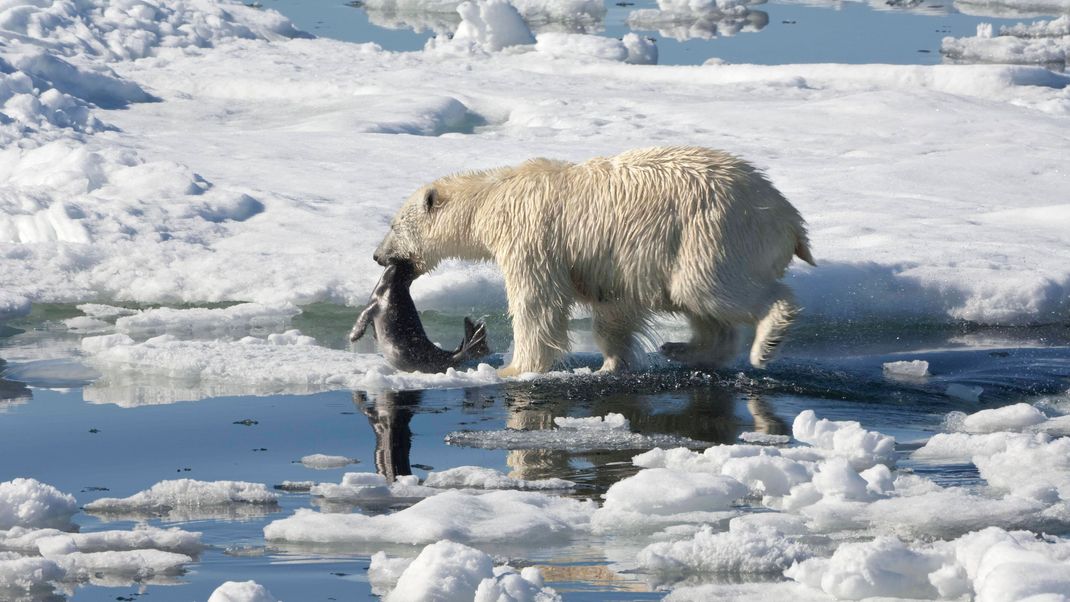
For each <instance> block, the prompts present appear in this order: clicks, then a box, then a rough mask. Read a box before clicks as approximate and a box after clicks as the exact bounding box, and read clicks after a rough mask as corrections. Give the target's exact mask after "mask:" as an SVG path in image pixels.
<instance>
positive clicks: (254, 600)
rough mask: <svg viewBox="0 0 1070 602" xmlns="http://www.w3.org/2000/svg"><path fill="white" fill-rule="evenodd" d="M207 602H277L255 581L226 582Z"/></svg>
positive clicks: (277, 601)
mask: <svg viewBox="0 0 1070 602" xmlns="http://www.w3.org/2000/svg"><path fill="white" fill-rule="evenodd" d="M208 602H279V600H277V599H276V598H275V596H273V595H271V592H269V591H268V589H267V588H266V587H264V586H263V585H260V584H259V583H257V582H256V581H227V582H226V583H224V584H223V585H220V586H219V587H217V588H216V589H215V591H213V592H212V595H211V596H209V597H208Z"/></svg>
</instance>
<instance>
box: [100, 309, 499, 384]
mask: <svg viewBox="0 0 1070 602" xmlns="http://www.w3.org/2000/svg"><path fill="white" fill-rule="evenodd" d="M131 317H135V316H131ZM120 320H122V319H120ZM82 349H83V351H85V352H86V353H87V354H89V358H88V363H89V364H90V365H92V366H93V367H94V368H96V369H97V370H99V371H100V372H101V373H103V374H104V379H103V381H102V382H98V383H96V384H95V385H94V386H92V387H90V388H89V391H88V393H87V394H88V396H89V397H91V398H96V397H97V395H96V393H97V390H102V391H101V393H104V395H102V397H103V398H104V399H105V400H107V399H109V398H108V397H107V395H106V393H107V389H108V388H116V389H119V390H122V388H123V386H124V385H126V384H130V383H134V384H136V383H139V382H144V381H146V380H149V381H150V382H151V379H166V380H167V381H170V383H171V384H179V385H182V384H185V385H196V386H197V387H198V388H197V389H195V390H194V391H192V392H191V394H192V395H194V396H195V395H197V394H198V391H200V390H201V389H203V391H202V394H203V395H208V394H211V393H220V392H223V391H226V390H228V389H229V390H232V391H234V392H244V393H245V394H271V393H281V392H296V393H303V392H312V391H322V390H329V389H362V390H383V389H430V388H456V387H469V386H482V385H488V384H496V383H500V382H501V378H499V377H498V374H497V371H495V370H494V369H493V368H491V367H490V366H489V365H486V364H480V365H479V367H477V368H474V369H469V370H464V371H460V370H455V369H453V368H450V369H448V370H446V372H444V373H438V374H424V373H420V372H400V371H398V370H395V369H394V368H391V367H390V366H389V365H387V364H386V361H385V360H384V359H383V357H382V356H381V355H378V354H359V353H358V354H355V353H352V352H350V351H346V350H339V349H328V348H326V347H321V346H319V345H315V344H314V339H312V338H311V337H307V336H304V335H302V334H301V333H300V332H299V331H297V330H290V331H287V332H285V333H282V334H272V335H269V336H268V337H267V338H266V339H263V338H258V337H244V338H242V339H239V340H237V341H225V340H211V341H206V340H180V339H178V338H176V337H174V336H173V335H160V336H158V337H154V338H151V339H148V340H147V341H144V342H141V343H136V342H134V341H133V340H132V339H131V338H130V337H127V336H126V335H105V336H102V337H87V338H84V339H82ZM220 387H221V389H220ZM194 398H197V397H194Z"/></svg>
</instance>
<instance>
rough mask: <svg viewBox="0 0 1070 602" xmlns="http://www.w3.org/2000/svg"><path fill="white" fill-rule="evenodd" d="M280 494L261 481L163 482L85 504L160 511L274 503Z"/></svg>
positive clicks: (97, 508) (102, 509) (111, 510)
mask: <svg viewBox="0 0 1070 602" xmlns="http://www.w3.org/2000/svg"><path fill="white" fill-rule="evenodd" d="M277 501H278V496H277V495H276V494H274V493H272V492H271V491H269V490H268V488H267V487H266V486H264V485H262V484H260V483H246V482H244V481H196V480H193V479H177V480H173V481H160V482H159V483H157V484H155V485H153V486H152V487H151V488H149V489H146V490H145V491H141V492H138V493H135V494H134V495H132V496H130V497H126V498H100V499H98V500H94V501H92V502H90V503H88V504H86V505H85V509H86V510H88V511H90V512H97V513H104V514H110V513H125V512H145V511H148V512H157V511H162V510H170V509H174V508H191V509H198V508H210V507H214V506H229V505H233V504H255V505H273V504H275V503H276V502H277Z"/></svg>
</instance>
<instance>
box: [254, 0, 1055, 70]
mask: <svg viewBox="0 0 1070 602" xmlns="http://www.w3.org/2000/svg"><path fill="white" fill-rule="evenodd" d="M620 4H624V6H621V5H620ZM263 5H264V7H266V8H272V9H275V10H278V11H280V12H282V13H283V14H285V15H286V16H288V17H290V18H291V19H292V20H293V21H294V22H295V23H296V24H297V26H298V27H300V28H302V29H304V30H306V31H309V32H311V33H313V34H315V35H317V36H321V37H328V38H335V39H339V40H345V41H350V42H375V43H377V44H379V45H380V46H382V47H383V48H384V49H386V50H395V51H409V50H420V49H422V48H423V47H424V44H425V43H426V42H427V40H428V39H429V38H431V37H434V35H435V33H434V31H432V30H431V29H429V27H432V26H433V27H437V28H438V29H439V30H445V31H452V30H453V28H454V27H456V24H457V23H458V22H459V21H460V17H458V16H456V15H455V14H434V15H429V14H427V13H424V14H404V13H403V14H396V13H382V12H379V11H374V10H371V11H366V10H364V9H363V8H361V7H360V6H359V3H347V2H346V1H345V0H264V1H263ZM651 8H657V3H656V1H655V0H636V1H635V2H634V4H633V3H632V2H631V0H629V2H622V3H617V2H614V1H608V0H607V2H606V9H607V12H606V16H605V18H604V20H602V21H600V22H597V23H591V24H583V25H565V24H552V23H551V24H544V25H539V26H536V27H535V30H536V32H538V31H542V30H552V31H561V30H564V31H574V32H577V33H591V34H597V35H602V36H608V37H614V38H620V37H621V36H623V35H624V34H626V33H628V32H630V31H635V32H637V33H640V34H642V35H645V36H649V37H651V38H654V39H656V40H657V45H658V53H659V61H658V62H659V64H663V65H698V64H702V63H704V62H705V61H707V60H708V59H710V58H718V59H722V60H725V61H728V62H730V63H753V64H786V63H826V62H829V63H891V64H906V65H911V64H917V65H931V64H939V63H940V62H942V57H941V55H940V41H941V40H942V39H943V38H944V37H946V36H954V37H961V36H972V35H974V34H975V33H976V31H977V25H978V24H979V23H993V24H994V25H995V28H996V30H997V31H998V29H999V26H1000V25H1010V24H1014V23H1018V22H1022V21H1031V20H1033V18H1034V17H1040V16H1043V15H1037V14H1034V13H1029V14H1014V13H1013V12H1011V11H1007V10H1006V9H981V8H978V7H974V8H969V9H968V10H969V12H970V13H972V14H966V13H965V12H962V11H961V10H960V9H959V8H957V6H956V5H955V4H954V3H953V2H952V1H950V0H947V1H945V0H921V1H909V2H901V1H900V2H897V1H895V0H893V1H891V2H887V1H884V0H873V2H870V3H864V2H851V1H847V2H836V1H828V2H821V1H817V2H777V1H773V2H769V3H766V4H757V5H752V6H749V7H748V11H747V14H746V15H744V16H735V17H728V18H724V19H721V20H716V19H703V20H701V21H699V22H696V23H687V24H683V25H682V26H677V27H672V28H667V29H662V30H656V29H646V28H641V27H640V28H632V27H631V26H629V24H628V16H629V14H630V13H631V12H632V11H634V10H638V9H651ZM1047 16H1057V15H1047Z"/></svg>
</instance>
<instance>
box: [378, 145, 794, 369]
mask: <svg viewBox="0 0 1070 602" xmlns="http://www.w3.org/2000/svg"><path fill="white" fill-rule="evenodd" d="M793 256H798V257H799V258H800V259H802V260H804V261H806V262H808V263H811V264H813V263H814V260H813V258H812V257H811V255H810V249H809V243H808V241H807V236H806V226H805V224H804V222H803V219H802V217H801V216H800V215H799V213H798V211H796V210H795V208H794V207H793V206H792V205H791V204H790V203H789V202H788V201H787V200H786V199H785V198H784V197H783V196H782V195H781V194H780V192H778V191H777V190H776V188H774V187H773V185H772V184H771V183H770V182H769V180H768V179H766V177H765V176H764V175H763V174H762V173H761V172H760V171H758V170H757V169H756V168H754V167H753V166H751V165H750V164H748V163H746V162H745V161H743V160H742V159H739V158H737V157H735V156H733V155H730V154H728V153H726V152H723V151H717V150H712V149H708V148H700V147H660V148H645V149H636V150H631V151H628V152H625V153H622V154H620V155H617V156H615V157H597V158H594V159H591V160H589V161H586V162H584V163H570V162H566V161H555V160H549V159H532V160H529V161H526V162H524V163H522V164H520V165H518V166H515V167H502V168H497V169H488V170H483V171H472V172H467V173H459V174H455V175H451V176H446V177H444V178H440V179H438V180H435V181H434V182H432V183H431V184H428V185H426V186H424V187H422V188H420V189H419V190H418V191H416V192H415V193H414V194H413V195H412V196H411V197H410V198H409V199H408V200H407V201H406V202H405V204H404V205H403V206H402V207H401V209H400V210H399V211H398V213H397V215H396V216H395V217H394V220H393V222H392V223H391V226H390V231H389V233H388V234H387V235H386V237H385V238H384V239H383V241H382V242H381V243H380V244H379V247H378V248H377V249H376V251H375V255H374V258H375V260H376V261H377V262H378V263H380V264H382V265H388V264H390V263H391V262H394V261H399V260H408V261H411V262H412V263H413V264H414V265H415V266H416V271H417V273H418V274H422V273H425V272H427V271H429V270H432V269H434V267H435V266H436V265H437V264H438V263H439V262H440V261H442V260H444V259H447V258H459V259H462V260H473V261H481V260H487V261H495V262H497V263H498V265H499V266H500V267H501V271H502V274H503V276H504V279H505V287H506V293H507V295H508V298H509V313H510V314H511V316H512V320H513V340H514V348H513V359H512V363H511V364H510V365H509V366H508V367H506V368H503V369H502V370H501V374H502V375H504V376H509V375H516V374H519V373H522V372H545V371H547V370H549V369H550V367H551V366H552V364H553V363H554V361H555V360H557V359H558V358H559V357H560V356H561V355H562V354H563V353H564V352H566V351H567V350H568V347H569V340H568V332H567V325H568V320H569V316H570V313H571V310H572V307H573V305H574V304H577V303H580V304H586V305H589V306H590V309H591V314H592V318H593V320H592V330H593V334H594V339H595V343H596V344H597V345H598V347H599V348H600V349H601V351H602V353H603V355H604V357H605V359H604V363H603V365H602V370H603V371H609V372H611V371H616V370H622V369H627V368H628V367H630V366H631V367H634V366H636V365H637V363H638V362H639V360H640V358H641V355H640V353H641V351H642V349H641V346H640V339H641V337H642V336H643V335H649V334H650V332H649V331H650V323H651V318H652V316H653V315H654V314H655V313H658V312H666V313H673V314H679V315H683V316H686V318H687V319H688V321H689V322H690V325H691V329H692V338H691V340H690V342H687V343H666V344H664V345H663V346H662V347H661V349H662V352H663V353H664V354H665V355H667V356H668V357H670V358H671V359H674V360H677V361H680V362H684V363H687V364H689V365H693V366H696V367H719V366H723V365H724V364H726V363H728V362H730V361H731V360H732V359H733V358H734V357H735V354H736V352H737V337H738V335H737V327H738V326H739V325H741V324H753V325H755V327H756V334H755V338H754V343H753V345H752V347H751V350H750V362H751V364H753V365H754V366H755V367H759V368H760V367H763V366H764V365H765V363H766V362H767V361H768V360H769V358H770V357H771V355H772V353H773V351H774V350H775V348H776V346H777V344H778V343H779V342H780V340H781V339H782V337H783V335H784V333H785V331H786V329H787V328H788V326H789V325H790V324H791V322H792V319H793V318H794V317H795V315H796V314H797V313H798V307H797V306H796V304H795V302H794V300H793V297H792V294H791V290H790V289H789V288H788V287H787V286H785V285H784V284H782V283H781V282H780V279H781V278H782V277H783V275H784V270H785V269H786V267H787V265H788V263H790V262H791V259H792V257H793Z"/></svg>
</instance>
